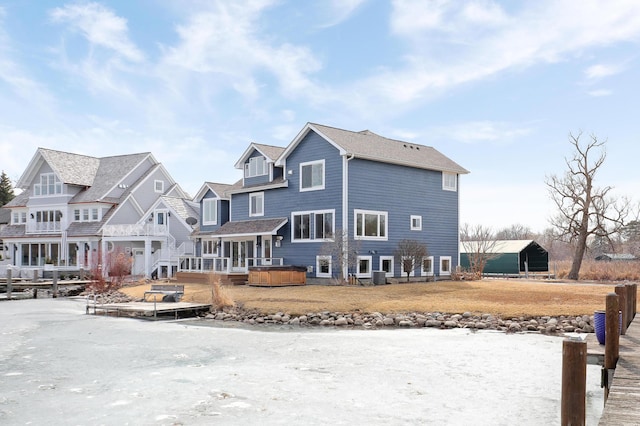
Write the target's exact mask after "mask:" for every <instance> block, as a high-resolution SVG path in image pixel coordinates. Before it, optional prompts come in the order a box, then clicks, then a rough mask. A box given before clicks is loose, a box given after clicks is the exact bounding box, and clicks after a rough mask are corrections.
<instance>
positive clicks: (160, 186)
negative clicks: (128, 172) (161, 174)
mask: <svg viewBox="0 0 640 426" xmlns="http://www.w3.org/2000/svg"><path fill="white" fill-rule="evenodd" d="M153 189H154V191H156V192H160V193H163V192H164V181H163V180H154V181H153Z"/></svg>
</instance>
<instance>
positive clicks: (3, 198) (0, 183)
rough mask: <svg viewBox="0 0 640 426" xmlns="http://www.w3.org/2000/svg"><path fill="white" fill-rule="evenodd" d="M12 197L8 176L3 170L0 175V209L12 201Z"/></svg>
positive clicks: (11, 187)
mask: <svg viewBox="0 0 640 426" xmlns="http://www.w3.org/2000/svg"><path fill="white" fill-rule="evenodd" d="M13 197H15V194H14V193H13V185H11V180H10V179H9V176H7V174H6V173H5V172H4V170H3V171H2V175H1V176H0V207H2V206H4V205H5V204H7V203H8V202H9V201H11V200H13Z"/></svg>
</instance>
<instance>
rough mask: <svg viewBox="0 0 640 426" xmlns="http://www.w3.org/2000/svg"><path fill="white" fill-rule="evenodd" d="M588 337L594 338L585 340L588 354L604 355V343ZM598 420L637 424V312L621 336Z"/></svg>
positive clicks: (639, 385)
mask: <svg viewBox="0 0 640 426" xmlns="http://www.w3.org/2000/svg"><path fill="white" fill-rule="evenodd" d="M590 337H593V341H590V340H589V339H588V340H587V345H588V350H587V354H588V357H589V355H591V356H593V357H594V359H596V358H598V357H600V356H602V358H600V359H604V346H603V345H599V344H598V341H597V340H596V339H595V336H590ZM600 365H602V364H600ZM599 424H600V425H640V315H636V317H635V319H634V320H633V322H632V323H631V325H630V326H629V328H627V332H626V334H625V335H624V336H620V357H619V358H618V363H617V364H616V369H615V373H614V374H613V381H612V384H611V388H610V389H609V398H608V399H607V402H606V403H605V405H604V410H603V412H602V417H601V418H600V423H599Z"/></svg>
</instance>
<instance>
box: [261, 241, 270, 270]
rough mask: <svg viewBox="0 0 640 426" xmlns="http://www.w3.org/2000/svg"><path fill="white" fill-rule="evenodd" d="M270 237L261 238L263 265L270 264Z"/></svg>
mask: <svg viewBox="0 0 640 426" xmlns="http://www.w3.org/2000/svg"><path fill="white" fill-rule="evenodd" d="M271 249H272V247H271V238H262V257H263V259H262V264H263V265H271V264H272V261H271V256H272V253H271Z"/></svg>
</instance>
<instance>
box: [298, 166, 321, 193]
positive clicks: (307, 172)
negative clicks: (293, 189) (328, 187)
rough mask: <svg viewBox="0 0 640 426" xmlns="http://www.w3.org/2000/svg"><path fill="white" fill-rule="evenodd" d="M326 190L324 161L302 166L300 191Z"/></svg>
mask: <svg viewBox="0 0 640 426" xmlns="http://www.w3.org/2000/svg"><path fill="white" fill-rule="evenodd" d="M318 189H324V160H320V161H313V162H309V163H301V164H300V191H315V190H318Z"/></svg>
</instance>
